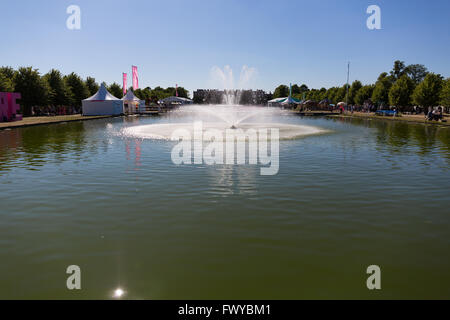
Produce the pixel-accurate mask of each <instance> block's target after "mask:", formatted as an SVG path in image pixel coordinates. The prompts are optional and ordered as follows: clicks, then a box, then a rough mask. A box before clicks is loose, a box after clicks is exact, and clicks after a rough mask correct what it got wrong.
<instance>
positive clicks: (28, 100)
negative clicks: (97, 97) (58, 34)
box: [0, 67, 189, 116]
mask: <svg viewBox="0 0 450 320" xmlns="http://www.w3.org/2000/svg"><path fill="white" fill-rule="evenodd" d="M105 85H106V84H105ZM106 87H107V89H108V91H109V92H110V93H111V94H113V95H114V96H115V97H117V98H119V99H120V98H122V97H123V90H122V87H121V86H120V85H119V84H117V83H115V82H114V83H112V84H110V85H106ZM98 89H99V84H98V83H97V82H96V81H95V79H94V78H92V77H87V78H86V79H82V78H81V77H80V76H79V75H77V74H76V73H75V72H72V73H70V74H68V75H63V74H62V73H61V72H60V71H59V70H56V69H52V70H50V71H49V72H48V73H46V74H44V75H41V73H40V72H39V70H38V69H34V68H33V67H20V68H19V69H17V70H14V69H13V68H11V67H0V92H20V94H21V96H22V99H21V100H20V101H19V103H20V105H21V108H22V110H21V112H22V113H23V114H24V115H25V116H29V115H31V114H32V108H33V107H45V106H53V107H62V106H70V107H72V108H73V110H74V112H79V111H80V110H81V101H82V100H84V99H86V98H88V97H90V96H92V95H94V94H95V93H96V92H97V91H98ZM129 89H131V90H132V88H129ZM175 91H176V89H175V88H174V87H168V88H165V89H164V88H161V87H156V88H154V89H151V88H150V87H146V88H144V89H137V90H134V94H135V95H136V96H137V97H138V98H139V99H141V100H145V101H146V102H148V103H152V102H154V103H156V102H157V101H158V100H161V99H164V98H167V97H170V96H174V95H175ZM178 96H179V97H184V98H188V97H189V92H188V91H187V90H186V89H185V88H183V87H178Z"/></svg>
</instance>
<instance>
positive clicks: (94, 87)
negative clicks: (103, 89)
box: [85, 77, 99, 96]
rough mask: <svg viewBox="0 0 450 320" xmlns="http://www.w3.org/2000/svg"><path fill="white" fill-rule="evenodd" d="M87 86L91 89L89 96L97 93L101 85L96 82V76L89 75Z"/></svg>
mask: <svg viewBox="0 0 450 320" xmlns="http://www.w3.org/2000/svg"><path fill="white" fill-rule="evenodd" d="M85 83H86V87H87V89H88V90H89V96H93V95H94V94H95V93H97V91H98V89H99V86H98V83H97V82H95V79H94V78H91V77H87V78H86V82H85Z"/></svg>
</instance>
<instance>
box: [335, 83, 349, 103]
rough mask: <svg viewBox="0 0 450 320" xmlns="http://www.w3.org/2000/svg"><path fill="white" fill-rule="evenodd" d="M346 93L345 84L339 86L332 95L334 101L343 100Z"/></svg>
mask: <svg viewBox="0 0 450 320" xmlns="http://www.w3.org/2000/svg"><path fill="white" fill-rule="evenodd" d="M346 95H347V85H346V84H345V85H343V86H342V87H339V88H338V89H337V91H336V95H335V96H334V98H335V100H336V103H339V102H345V97H346Z"/></svg>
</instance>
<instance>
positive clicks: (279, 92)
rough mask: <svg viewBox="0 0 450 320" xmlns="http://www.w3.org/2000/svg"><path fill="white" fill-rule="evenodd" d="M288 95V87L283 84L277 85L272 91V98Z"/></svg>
mask: <svg viewBox="0 0 450 320" xmlns="http://www.w3.org/2000/svg"><path fill="white" fill-rule="evenodd" d="M288 95H289V87H288V86H286V85H284V84H282V85H279V86H278V87H277V88H276V89H275V91H274V92H273V98H274V99H276V98H283V97H287V96H288Z"/></svg>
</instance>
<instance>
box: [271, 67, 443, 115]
mask: <svg viewBox="0 0 450 320" xmlns="http://www.w3.org/2000/svg"><path fill="white" fill-rule="evenodd" d="M288 95H289V87H288V86H286V85H280V86H278V87H277V88H276V89H275V91H274V93H273V98H281V97H287V96H288ZM292 96H293V97H294V98H296V99H299V100H303V99H305V100H313V101H316V102H320V101H323V100H325V99H327V100H328V101H329V103H333V104H337V103H339V102H346V101H348V104H349V105H359V106H362V105H364V104H365V103H369V104H372V105H375V106H377V107H383V106H387V105H390V106H396V107H397V108H398V109H399V111H407V110H410V109H411V108H412V107H413V106H420V107H423V108H427V107H434V106H439V105H442V106H444V107H450V78H447V79H444V78H443V77H442V76H441V75H440V74H435V73H432V72H428V70H427V68H426V67H425V66H424V65H421V64H412V65H408V66H407V65H405V62H404V61H400V60H397V61H395V62H394V66H393V68H392V70H391V71H390V72H389V73H387V72H383V73H381V74H380V76H379V77H378V79H377V81H376V82H375V83H374V84H367V85H363V84H362V83H361V81H359V80H355V81H353V83H352V84H351V85H349V86H347V84H345V85H344V86H342V87H332V88H329V89H326V88H321V89H309V88H308V86H307V85H305V84H302V85H300V86H299V85H297V84H294V85H293V86H292Z"/></svg>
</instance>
